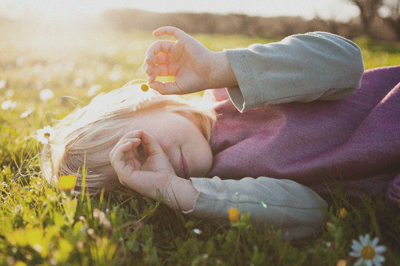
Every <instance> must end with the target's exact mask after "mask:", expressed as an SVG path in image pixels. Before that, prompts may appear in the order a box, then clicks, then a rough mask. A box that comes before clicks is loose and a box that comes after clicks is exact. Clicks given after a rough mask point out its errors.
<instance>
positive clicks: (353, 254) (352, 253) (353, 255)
mask: <svg viewBox="0 0 400 266" xmlns="http://www.w3.org/2000/svg"><path fill="white" fill-rule="evenodd" d="M349 256H350V257H353V258H359V257H361V253H360V252H354V251H352V252H350V253H349Z"/></svg>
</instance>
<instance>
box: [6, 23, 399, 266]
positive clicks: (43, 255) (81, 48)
mask: <svg viewBox="0 0 400 266" xmlns="http://www.w3.org/2000/svg"><path fill="white" fill-rule="evenodd" d="M92 26H93V25H92ZM0 36H2V38H1V41H0V104H1V109H0V167H1V172H0V182H1V186H0V190H1V201H0V265H16V266H17V265H18V266H21V265H285V266H286V265H340V266H344V265H353V264H354V263H355V262H356V261H357V259H356V258H353V257H351V256H350V255H349V252H351V251H352V248H351V247H352V244H353V243H352V241H353V240H358V239H359V237H360V236H365V235H366V234H369V235H370V236H371V237H372V238H375V237H378V238H379V245H383V246H385V247H386V252H384V253H383V256H384V257H385V259H386V261H385V262H384V263H383V265H400V244H399V243H400V211H399V207H400V206H393V205H390V204H388V203H387V202H385V200H384V196H383V194H382V195H377V196H376V197H373V198H371V197H363V198H361V199H358V200H354V199H350V198H348V196H347V195H345V194H343V193H342V192H341V191H340V189H339V190H337V191H335V192H333V193H332V195H331V197H330V198H329V199H328V202H329V206H330V208H329V219H328V222H327V224H326V226H325V228H324V230H323V231H322V232H319V233H317V234H316V235H315V236H314V237H312V238H311V239H305V240H292V241H284V240H281V238H280V232H279V231H274V230H273V229H272V228H267V229H265V230H264V231H256V230H255V228H254V226H253V225H252V224H251V223H250V222H249V216H248V214H246V213H242V214H241V217H240V220H239V221H237V222H232V224H231V226H227V227H222V226H219V225H218V224H215V223H213V222H211V221H207V220H200V219H197V218H193V217H189V216H186V215H183V214H181V213H179V212H175V211H172V210H170V209H168V208H167V207H165V206H163V205H162V203H161V200H158V201H153V200H150V199H148V198H145V197H142V196H140V195H137V194H136V193H134V192H132V191H129V190H120V191H118V192H116V193H112V194H109V195H104V194H101V195H100V196H98V197H89V196H88V195H86V194H82V195H80V196H78V197H74V196H71V195H70V193H69V192H68V191H63V192H62V193H60V192H58V190H57V189H55V188H54V187H51V186H49V185H47V183H46V181H45V180H44V178H43V176H42V174H41V172H40V171H41V169H40V167H39V165H40V156H39V153H40V150H41V149H42V144H40V143H39V142H38V141H37V140H36V139H35V138H34V135H35V132H36V131H37V130H38V129H41V128H43V127H45V126H52V125H54V123H56V121H57V120H60V119H62V118H63V117H64V116H66V115H67V114H68V113H70V112H71V111H73V110H74V109H76V108H79V107H80V106H83V105H85V104H87V103H89V102H90V100H91V99H92V98H93V97H94V96H95V95H97V94H99V93H101V92H107V91H111V90H113V89H116V88H119V87H121V86H123V85H124V84H125V83H127V82H128V81H130V80H132V79H142V80H143V79H144V77H145V74H144V71H143V70H142V68H141V65H142V62H143V59H144V53H145V51H146V49H147V47H148V46H149V45H150V44H151V43H152V42H153V41H154V40H155V38H154V37H152V34H151V32H129V33H126V32H125V33H124V32H117V31H113V30H112V29H111V28H108V27H107V26H104V25H96V26H95V27H94V26H93V27H92V28H90V27H88V28H83V27H80V26H78V25H75V26H74V27H70V26H67V25H62V24H53V25H47V24H41V23H28V24H24V23H2V24H0ZM195 37H196V38H197V39H198V40H200V41H201V42H202V43H203V44H204V45H206V46H207V47H208V48H210V49H211V50H222V49H224V48H236V47H245V46H248V45H250V44H252V43H256V42H257V43H267V42H272V41H276V40H274V39H270V38H250V37H246V36H239V35H230V36H223V35H196V36H195ZM355 42H356V43H357V44H359V45H360V47H361V48H362V51H363V57H364V62H365V67H366V69H370V68H374V67H380V66H390V65H397V64H399V63H400V45H399V44H383V43H375V42H373V41H371V40H369V39H366V38H362V39H357V40H355ZM227 216H228V213H227Z"/></svg>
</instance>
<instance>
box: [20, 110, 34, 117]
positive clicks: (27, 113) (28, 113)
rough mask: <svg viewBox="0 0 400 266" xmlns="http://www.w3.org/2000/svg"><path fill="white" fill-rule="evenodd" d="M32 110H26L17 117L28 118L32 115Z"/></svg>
mask: <svg viewBox="0 0 400 266" xmlns="http://www.w3.org/2000/svg"><path fill="white" fill-rule="evenodd" d="M33 110H35V109H33V108H29V109H28V110H26V111H25V112H23V113H22V114H21V115H20V116H19V118H25V117H28V116H29V115H30V114H32V112H33Z"/></svg>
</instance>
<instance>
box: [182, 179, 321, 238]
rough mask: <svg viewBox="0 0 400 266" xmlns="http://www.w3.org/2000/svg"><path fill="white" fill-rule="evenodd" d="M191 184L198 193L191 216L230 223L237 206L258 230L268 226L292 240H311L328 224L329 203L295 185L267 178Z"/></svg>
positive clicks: (304, 188)
mask: <svg viewBox="0 0 400 266" xmlns="http://www.w3.org/2000/svg"><path fill="white" fill-rule="evenodd" d="M191 180H192V183H193V185H194V188H195V189H196V190H197V191H199V193H198V195H197V197H196V202H195V206H194V208H193V210H191V211H190V212H188V213H189V214H193V215H195V216H198V217H202V218H212V219H215V220H219V221H221V222H228V210H229V209H230V208H231V207H235V208H236V206H238V207H239V210H240V211H241V212H242V211H246V212H248V213H250V219H251V220H252V222H253V223H254V225H255V226H256V227H258V228H261V229H262V228H263V227H264V225H265V224H267V225H270V226H273V227H274V228H275V229H276V230H278V229H282V232H283V233H286V232H287V233H289V235H290V237H293V238H302V237H308V236H311V235H312V234H313V232H315V231H318V230H320V229H321V228H322V226H323V225H324V222H325V220H326V207H327V204H326V202H325V201H324V200H323V199H322V198H321V197H319V196H318V195H317V194H316V193H315V192H313V191H312V190H311V189H309V188H307V187H305V186H303V185H300V184H298V183H296V182H294V181H290V180H279V179H272V178H266V177H259V178H257V179H254V178H243V179H241V180H221V179H219V178H218V177H214V178H212V179H205V178H192V179H191ZM236 193H237V194H238V196H236ZM261 202H263V203H264V204H265V205H264V204H262V203H261Z"/></svg>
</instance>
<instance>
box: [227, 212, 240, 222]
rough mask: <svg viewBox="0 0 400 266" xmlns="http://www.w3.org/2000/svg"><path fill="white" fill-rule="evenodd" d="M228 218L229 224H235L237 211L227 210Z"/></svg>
mask: <svg viewBox="0 0 400 266" xmlns="http://www.w3.org/2000/svg"><path fill="white" fill-rule="evenodd" d="M228 214H229V215H228V218H229V220H230V221H231V222H233V223H236V222H237V221H239V210H238V209H236V208H230V209H229V210H228Z"/></svg>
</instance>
